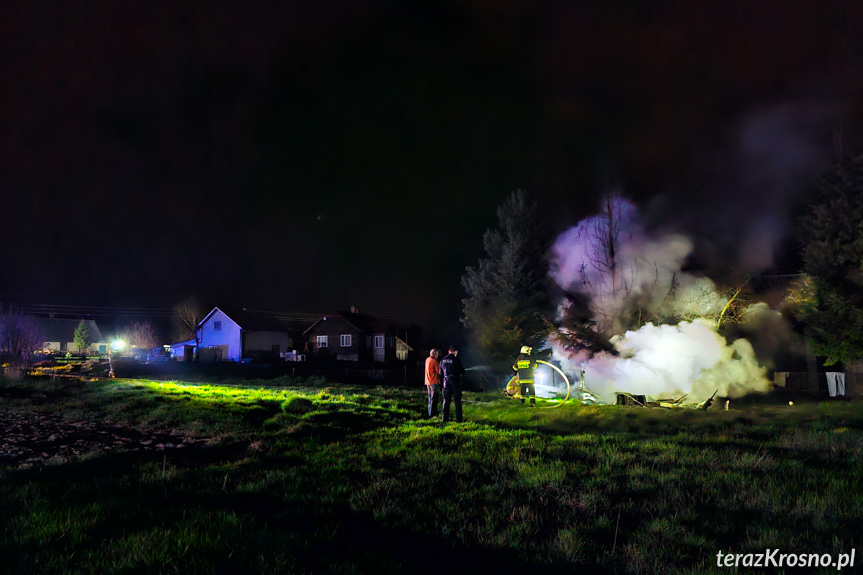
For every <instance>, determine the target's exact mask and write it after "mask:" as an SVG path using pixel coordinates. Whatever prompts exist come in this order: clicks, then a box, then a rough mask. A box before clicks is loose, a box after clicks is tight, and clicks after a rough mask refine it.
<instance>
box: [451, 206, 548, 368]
mask: <svg viewBox="0 0 863 575" xmlns="http://www.w3.org/2000/svg"><path fill="white" fill-rule="evenodd" d="M497 216H498V221H499V229H496V230H487V231H486V233H485V235H484V236H483V247H484V248H485V252H486V257H484V258H481V259H480V260H479V262H478V263H477V265H476V266H475V267H468V268H467V270H466V271H465V274H464V275H463V276H462V279H461V282H462V286H463V287H464V289H465V292H466V294H467V297H466V298H465V299H464V300H462V303H463V304H464V316H463V317H462V323H463V324H464V325H465V326H466V327H468V328H469V329H470V330H472V332H473V335H474V337H475V340H476V343H477V345H478V352H479V355H480V356H481V357H482V358H483V359H484V360H485V361H487V362H489V363H490V364H492V365H495V366H502V365H506V364H511V363H512V360H513V358H514V357H515V355H516V354H517V353H518V350H519V348H520V347H521V346H522V345H532V346H534V345H536V344H538V343H540V341H541V340H542V339H543V337H544V335H545V333H546V331H547V327H546V326H547V323H546V322H545V321H544V319H545V315H546V313H547V312H548V305H549V282H548V249H549V247H550V245H551V236H550V234H549V233H548V232H547V231H546V230H545V228H544V226H543V224H542V221H541V219H540V216H539V211H538V207H537V205H536V204H535V203H533V202H531V201H529V199H528V197H527V194H525V192H523V191H521V190H517V191H515V192H513V193H512V194H510V196H509V197H508V198H507V199H506V201H505V202H504V203H503V205H502V206H500V207H499V208H498V210H497Z"/></svg>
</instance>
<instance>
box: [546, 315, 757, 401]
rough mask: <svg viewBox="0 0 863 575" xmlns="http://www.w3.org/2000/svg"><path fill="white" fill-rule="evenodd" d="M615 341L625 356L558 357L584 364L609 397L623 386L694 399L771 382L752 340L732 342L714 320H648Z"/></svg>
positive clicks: (569, 366) (576, 367) (595, 387)
mask: <svg viewBox="0 0 863 575" xmlns="http://www.w3.org/2000/svg"><path fill="white" fill-rule="evenodd" d="M612 343H614V346H615V348H616V349H617V350H618V351H619V352H620V356H614V355H611V354H608V353H600V354H596V355H594V356H593V357H592V358H590V359H588V360H587V361H586V362H578V360H575V361H573V359H572V358H571V357H570V356H569V355H568V354H566V353H565V352H562V351H561V350H555V358H556V359H558V360H559V361H560V362H561V364H562V366H563V368H564V371H566V372H569V373H580V372H581V370H582V369H584V371H585V382H586V385H587V387H588V388H589V389H590V390H591V391H592V392H594V393H596V394H597V395H598V396H599V397H600V398H601V399H602V400H603V401H607V402H613V401H614V400H615V393H616V392H618V391H622V392H627V393H632V394H636V395H646V396H648V397H652V398H669V397H680V396H682V395H684V394H687V400H688V401H694V402H701V401H704V400H705V399H707V398H709V397H710V396H711V395H712V394H713V392H714V391H717V390H718V395H719V396H723V397H725V396H728V397H739V396H742V395H745V394H747V393H751V392H753V391H767V390H768V389H769V387H770V384H769V382H768V380H767V378H766V369H765V368H764V367H762V366H761V365H760V364H759V363H758V360H757V359H756V357H755V352H754V351H753V350H752V346H751V345H750V344H749V342H748V341H746V340H745V339H738V340H736V341H734V342H733V343H731V344H728V343H726V341H725V338H723V337H722V336H721V335H719V334H718V333H716V331H715V329H714V328H713V326H712V325H711V324H709V323H708V322H702V321H693V322H682V323H680V324H677V325H668V324H662V325H653V324H652V323H648V324H646V325H644V326H642V327H641V328H640V329H638V330H635V331H628V332H626V333H625V334H623V335H622V336H618V337H615V338H614V339H613V341H612Z"/></svg>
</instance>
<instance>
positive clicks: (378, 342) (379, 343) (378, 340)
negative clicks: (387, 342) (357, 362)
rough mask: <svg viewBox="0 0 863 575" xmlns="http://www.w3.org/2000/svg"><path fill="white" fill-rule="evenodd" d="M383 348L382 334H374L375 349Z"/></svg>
mask: <svg viewBox="0 0 863 575" xmlns="http://www.w3.org/2000/svg"><path fill="white" fill-rule="evenodd" d="M383 348H384V336H382V335H376V336H375V349H383Z"/></svg>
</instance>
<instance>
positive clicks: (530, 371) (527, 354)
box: [512, 345, 537, 407]
mask: <svg viewBox="0 0 863 575" xmlns="http://www.w3.org/2000/svg"><path fill="white" fill-rule="evenodd" d="M532 352H533V349H532V348H531V347H530V346H527V345H523V346H521V353H520V354H518V357H517V358H516V360H515V365H514V366H512V368H513V369H514V370H515V371H516V373H517V374H518V387H519V390H520V395H521V402H522V403H524V398H525V397H530V406H531V407H536V389H534V386H533V382H534V371H535V370H536V366H537V363H536V360H535V359H534V358H533V357H531V353H532Z"/></svg>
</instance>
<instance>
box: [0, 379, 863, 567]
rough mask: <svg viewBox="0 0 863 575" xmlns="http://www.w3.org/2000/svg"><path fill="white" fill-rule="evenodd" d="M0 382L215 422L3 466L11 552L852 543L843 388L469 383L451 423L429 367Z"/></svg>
mask: <svg viewBox="0 0 863 575" xmlns="http://www.w3.org/2000/svg"><path fill="white" fill-rule="evenodd" d="M0 392H2V404H0V412H6V413H19V414H20V413H28V414H33V415H34V416H35V415H37V414H39V413H47V412H50V413H62V414H63V417H64V418H65V419H68V420H69V421H82V420H92V421H98V422H102V423H105V424H113V425H124V426H129V427H132V428H136V429H161V430H171V431H172V432H176V433H180V434H184V435H186V436H189V437H193V438H198V439H206V441H205V442H201V443H199V444H197V446H194V447H189V448H187V449H165V450H164V451H163V452H138V451H129V452H121V451H116V450H105V451H103V452H97V451H91V452H88V454H87V455H86V456H83V457H80V458H78V459H76V460H73V461H70V462H66V463H61V464H51V465H39V466H33V467H30V468H27V469H22V468H19V467H18V466H17V465H5V466H4V467H2V468H0V527H2V529H0V557H3V560H2V566H0V571H3V570H5V572H8V573H52V574H53V573H143V572H152V573H157V572H158V573H173V572H177V573H375V574H382V573H445V572H471V573H485V572H490V573H510V572H520V573H556V574H558V573H576V572H580V573H692V572H699V573H703V572H707V573H709V572H729V571H734V570H733V569H727V568H723V569H720V568H718V567H717V566H716V553H717V551H719V550H722V551H723V552H728V551H732V552H737V553H745V552H763V551H764V550H765V549H770V548H779V549H780V550H781V552H788V553H809V552H812V553H815V552H817V553H832V554H839V553H849V552H851V549H852V548H853V547H855V546H859V545H860V542H861V535H863V529H861V527H860V526H861V525H863V458H861V450H863V406H861V405H860V404H855V403H829V404H828V403H822V404H817V403H809V404H803V405H795V406H794V407H789V406H788V405H787V403H783V404H775V405H768V404H758V405H747V406H744V405H743V402H737V405H736V406H734V407H733V408H732V409H731V410H730V411H722V410H717V411H709V412H700V411H692V410H674V411H671V410H647V409H643V408H635V407H617V406H581V405H577V404H575V403H567V404H566V405H564V406H562V407H558V408H543V407H547V406H549V405H551V404H548V403H545V402H543V401H540V406H541V407H540V408H538V409H529V408H525V407H522V406H521V405H518V404H516V403H513V402H511V401H509V400H506V399H505V398H503V397H502V396H498V395H493V394H479V393H467V394H466V399H465V417H466V419H467V422H466V423H463V424H455V423H450V424H446V425H442V424H440V423H439V422H437V421H430V420H427V419H425V418H424V417H423V411H424V408H425V406H424V403H425V391H424V389H413V390H403V389H393V388H359V387H353V388H351V387H345V386H339V385H338V384H334V383H327V382H324V381H300V380H290V379H281V380H269V381H254V382H246V383H245V384H239V383H237V384H230V383H222V384H204V383H195V384H192V383H188V384H184V383H180V382H156V381H140V380H138V381H133V380H117V381H94V382H87V383H85V384H84V385H73V384H70V383H66V384H63V383H59V381H58V383H56V384H48V383H43V384H32V383H30V384H16V385H12V384H6V385H5V387H3V388H0ZM0 461H2V460H0ZM859 551H860V550H858V552H857V565H858V568H859V565H860V564H861V562H863V557H861V553H860V552H859ZM740 571H741V572H753V573H754V572H759V571H760V570H758V569H748V570H747V569H743V568H741V569H740ZM788 572H798V573H802V572H812V571H811V570H810V571H806V570H800V569H789V570H788ZM824 572H830V573H835V572H836V571H835V570H833V569H829V570H825V571H824Z"/></svg>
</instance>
